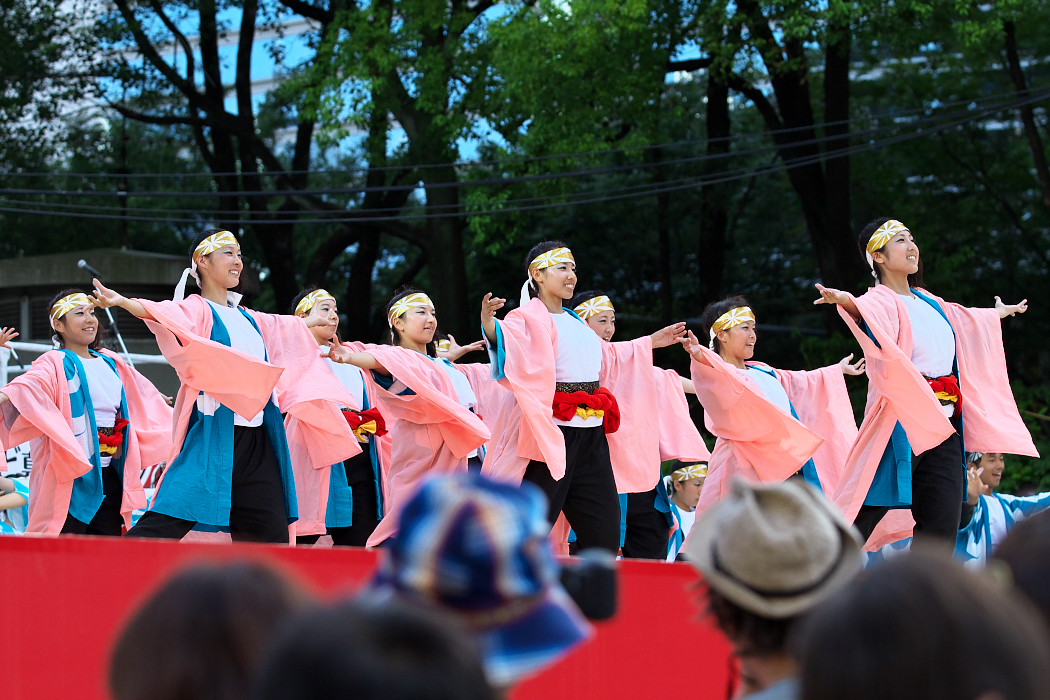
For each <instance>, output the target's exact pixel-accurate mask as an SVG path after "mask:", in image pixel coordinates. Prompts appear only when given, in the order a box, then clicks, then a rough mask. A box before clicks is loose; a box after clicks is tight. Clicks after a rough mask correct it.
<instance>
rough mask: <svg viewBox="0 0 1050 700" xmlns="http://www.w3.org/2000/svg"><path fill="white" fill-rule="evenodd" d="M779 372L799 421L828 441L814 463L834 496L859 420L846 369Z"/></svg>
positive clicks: (817, 453)
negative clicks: (852, 401) (847, 382)
mask: <svg viewBox="0 0 1050 700" xmlns="http://www.w3.org/2000/svg"><path fill="white" fill-rule="evenodd" d="M776 373H777V377H779V378H780V383H781V385H783V387H784V391H785V392H787V395H788V399H789V400H790V401H791V404H792V405H793V406H794V407H795V412H796V413H798V418H799V420H800V421H802V424H803V425H805V426H806V427H807V428H809V429H810V430H812V431H813V432H815V433H816V434H817V435H819V436H820V437H821V438H822V439H823V440H824V444H823V445H821V446H820V447H819V448H818V449H817V451H816V452H815V453H814V454H813V463H814V464H815V465H816V467H817V475H818V476H819V477H820V484H821V486H822V487H823V488H824V492H825V493H834V492H835V490H836V487H837V484H838V482H839V480H840V479H841V477H842V472H843V469H844V468H845V466H846V458H847V457H848V456H849V451H850V449H852V447H853V443H854V442H855V441H856V439H857V421H856V419H854V417H853V405H852V404H851V403H850V400H849V393H848V392H847V391H846V380H845V377H844V376H843V374H842V368H841V367H839V366H838V365H831V366H829V367H822V368H820V369H815V370H810V371H792V370H783V369H778V370H776Z"/></svg>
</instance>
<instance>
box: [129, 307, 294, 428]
mask: <svg viewBox="0 0 1050 700" xmlns="http://www.w3.org/2000/svg"><path fill="white" fill-rule="evenodd" d="M137 301H138V302H139V303H141V304H142V306H143V307H144V308H145V309H146V311H147V313H149V315H150V316H151V317H152V319H151V320H146V325H147V326H148V327H149V329H150V330H151V331H153V334H154V335H155V336H156V338H157V345H158V346H160V351H161V352H162V353H163V354H164V358H165V359H166V360H167V361H168V362H169V363H170V364H171V366H172V367H174V368H175V371H176V372H177V373H178V375H179V379H180V380H181V381H182V383H183V385H184V387H186V388H188V389H190V390H192V391H193V392H197V391H203V392H205V393H207V394H209V395H210V396H212V397H213V398H215V400H216V401H219V402H220V403H222V404H223V405H224V406H227V407H228V408H230V409H231V410H232V411H234V412H235V413H237V414H239V415H242V416H254V415H257V414H258V413H259V412H260V411H261V410H263V408H264V407H265V406H266V403H267V402H268V401H269V400H270V396H271V395H272V394H273V390H274V387H276V386H277V382H278V380H279V379H280V377H281V374H282V373H283V370H282V369H281V368H280V367H275V366H274V365H272V364H269V363H267V362H263V361H262V360H260V359H258V358H256V357H252V356H251V355H248V354H246V353H243V352H240V351H239V350H234V349H233V348H231V347H229V346H226V345H223V344H222V343H216V342H215V341H213V340H210V339H209V338H207V337H205V335H206V334H210V332H211V311H210V309H208V308H206V307H207V302H206V301H204V299H202V298H201V297H199V296H196V295H194V296H190V297H187V298H186V299H184V300H182V301H181V302H172V301H162V302H156V301H150V300H148V299H138V300H137ZM177 410H178V408H177ZM184 410H188V409H184ZM180 413H181V412H180ZM187 415H188V414H187ZM181 418H182V416H181V415H180V420H181ZM180 442H181V441H180Z"/></svg>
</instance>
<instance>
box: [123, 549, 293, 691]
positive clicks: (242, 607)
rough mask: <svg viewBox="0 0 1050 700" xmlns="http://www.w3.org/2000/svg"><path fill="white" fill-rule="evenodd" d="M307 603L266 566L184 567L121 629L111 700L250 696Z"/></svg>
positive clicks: (239, 563)
mask: <svg viewBox="0 0 1050 700" xmlns="http://www.w3.org/2000/svg"><path fill="white" fill-rule="evenodd" d="M308 604H309V598H308V597H307V596H306V595H305V594H304V593H303V592H302V591H301V590H300V589H299V588H298V587H296V586H295V585H293V584H292V583H291V582H290V581H289V580H288V579H286V578H285V577H284V576H282V575H280V574H279V573H278V572H277V571H275V570H273V569H271V568H269V567H267V566H263V565H262V564H258V563H254V562H234V563H232V564H225V565H217V564H202V565H196V566H192V567H190V568H187V569H184V570H183V571H181V572H179V573H177V574H175V575H174V576H173V577H172V578H171V579H169V580H168V581H167V582H166V583H164V584H163V585H162V586H161V587H160V589H159V590H157V592H156V593H154V594H153V595H152V596H151V597H150V598H149V599H148V600H147V601H146V602H145V603H144V604H143V605H142V607H141V608H139V610H138V611H137V612H136V613H135V614H134V616H133V617H132V618H131V620H130V621H129V622H128V623H127V625H126V626H125V627H124V630H123V632H121V634H120V637H119V639H118V640H117V643H116V645H115V647H114V649H113V656H112V658H111V660H110V668H109V683H110V688H111V690H112V691H113V697H114V698H115V699H116V700H182V699H184V698H203V697H208V698H216V699H220V700H234V699H239V698H244V697H247V696H248V691H249V689H250V687H251V682H252V678H253V677H254V676H255V674H256V672H257V666H258V664H259V661H260V660H261V658H262V655H263V652H264V651H265V649H266V644H267V641H268V640H269V638H270V636H271V635H272V634H273V633H274V631H275V630H276V629H277V628H278V626H279V625H280V624H281V623H283V622H284V620H285V618H287V617H289V616H290V615H291V614H292V613H293V612H294V611H297V610H299V609H302V608H304V607H306V606H307V605H308Z"/></svg>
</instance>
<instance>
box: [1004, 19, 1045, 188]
mask: <svg viewBox="0 0 1050 700" xmlns="http://www.w3.org/2000/svg"><path fill="white" fill-rule="evenodd" d="M1003 33H1004V34H1005V40H1006V71H1007V73H1009V74H1010V81H1011V82H1012V83H1013V84H1014V90H1015V91H1016V92H1017V97H1018V99H1021V100H1024V99H1027V98H1028V97H1029V96H1030V94H1029V91H1028V80H1027V79H1026V78H1025V75H1024V70H1023V69H1022V68H1021V57H1020V55H1019V54H1018V51H1017V26H1016V25H1015V24H1014V23H1013V22H1012V21H1008V22H1004V23H1003ZM1019 109H1020V112H1021V122H1022V123H1023V124H1024V135H1025V138H1026V139H1028V150H1029V151H1031V153H1032V162H1033V164H1034V165H1035V174H1036V177H1037V178H1038V179H1039V188H1040V190H1041V191H1042V195H1043V206H1045V207H1047V208H1050V168H1048V167H1047V162H1046V150H1045V149H1044V148H1043V139H1042V137H1041V136H1040V135H1039V128H1038V127H1037V126H1036V123H1035V109H1034V108H1033V106H1032V105H1031V104H1030V103H1029V104H1023V105H1021V106H1020V108H1019Z"/></svg>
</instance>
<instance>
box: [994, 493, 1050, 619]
mask: <svg viewBox="0 0 1050 700" xmlns="http://www.w3.org/2000/svg"><path fill="white" fill-rule="evenodd" d="M991 565H993V566H994V565H1005V566H1006V567H1007V568H1009V570H1010V578H1011V580H1012V581H1013V583H1014V587H1015V588H1016V589H1017V590H1018V591H1020V592H1021V593H1023V594H1024V595H1025V596H1026V597H1027V598H1028V599H1029V600H1030V601H1031V602H1032V603H1033V604H1035V607H1037V608H1038V609H1039V612H1040V613H1042V616H1043V623H1044V624H1045V625H1046V630H1047V632H1048V633H1050V585H1047V581H1048V580H1050V511H1043V512H1042V513H1037V514H1035V515H1033V516H1032V517H1030V518H1026V519H1025V520H1022V521H1021V522H1020V523H1018V524H1017V525H1016V526H1015V527H1014V528H1013V529H1012V530H1010V533H1009V534H1008V535H1007V536H1006V538H1005V539H1004V540H1003V541H1002V542H1001V543H1000V544H999V546H998V547H997V548H996V550H995V553H994V554H993V555H992V563H991Z"/></svg>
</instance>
